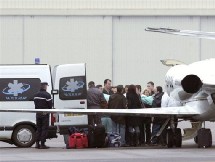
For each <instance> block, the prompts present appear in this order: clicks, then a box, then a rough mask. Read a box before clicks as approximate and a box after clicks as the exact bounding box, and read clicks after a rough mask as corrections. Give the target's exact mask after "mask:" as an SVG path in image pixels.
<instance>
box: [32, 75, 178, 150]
mask: <svg viewBox="0 0 215 162" xmlns="http://www.w3.org/2000/svg"><path fill="white" fill-rule="evenodd" d="M47 86H48V83H47V82H43V83H41V89H40V91H39V92H38V93H37V94H35V96H34V103H35V108H36V109H46V108H49V109H51V108H52V99H51V95H50V94H49V93H48V92H46V90H47ZM179 105H180V103H179V102H177V101H175V100H174V99H173V98H170V97H169V96H168V95H167V94H165V93H164V92H163V89H162V87H161V86H157V87H154V83H153V82H151V81H150V82H148V83H147V88H146V89H144V91H143V93H142V89H141V86H140V85H126V86H125V87H123V86H122V85H118V86H116V87H112V85H111V80H110V79H105V80H104V87H103V86H102V85H95V83H94V82H93V81H90V82H89V83H88V90H87V108H88V109H101V108H107V109H138V108H140V109H141V108H155V107H156V108H157V107H161V106H162V107H171V106H179ZM164 122H165V119H163V118H158V117H156V118H153V119H152V118H151V117H141V116H139V117H137V116H116V115H103V116H100V115H88V124H89V125H95V124H96V125H98V124H102V125H104V127H105V130H106V132H107V133H118V134H119V135H120V136H121V144H122V146H140V145H145V144H147V145H149V144H159V142H162V143H161V144H162V145H165V143H166V141H165V133H163V134H162V135H161V136H160V138H153V137H156V134H157V133H158V131H159V130H160V128H161V126H162V125H163V123H164ZM36 124H37V132H36V148H40V149H47V148H49V147H48V146H46V145H45V142H46V137H47V133H48V126H49V114H48V113H44V112H41V113H37V114H36ZM151 124H152V127H151ZM151 128H152V130H151Z"/></svg>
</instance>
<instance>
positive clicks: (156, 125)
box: [152, 86, 164, 144]
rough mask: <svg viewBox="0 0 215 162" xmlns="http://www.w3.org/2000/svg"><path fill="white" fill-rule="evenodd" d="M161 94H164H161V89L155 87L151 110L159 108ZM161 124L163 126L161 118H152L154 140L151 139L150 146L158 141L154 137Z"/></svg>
mask: <svg viewBox="0 0 215 162" xmlns="http://www.w3.org/2000/svg"><path fill="white" fill-rule="evenodd" d="M163 94H164V93H163V89H162V87H161V86H157V87H156V88H155V96H154V100H153V102H152V107H153V108H157V107H161V100H162V96H163ZM162 124H163V119H162V118H159V117H155V118H154V120H153V125H152V137H154V138H153V139H152V144H158V139H157V138H156V137H155V135H156V134H157V133H158V132H159V130H160V128H161V126H162Z"/></svg>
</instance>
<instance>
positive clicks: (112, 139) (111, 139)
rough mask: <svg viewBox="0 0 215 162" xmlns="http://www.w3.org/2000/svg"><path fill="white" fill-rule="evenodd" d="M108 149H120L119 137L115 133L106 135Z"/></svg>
mask: <svg viewBox="0 0 215 162" xmlns="http://www.w3.org/2000/svg"><path fill="white" fill-rule="evenodd" d="M107 138H108V147H120V146H121V136H120V135H119V134H117V133H108V134H107Z"/></svg>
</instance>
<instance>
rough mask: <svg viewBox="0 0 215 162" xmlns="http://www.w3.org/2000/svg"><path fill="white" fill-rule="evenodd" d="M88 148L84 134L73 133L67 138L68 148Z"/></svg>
mask: <svg viewBox="0 0 215 162" xmlns="http://www.w3.org/2000/svg"><path fill="white" fill-rule="evenodd" d="M86 147H88V139H87V135H86V134H84V133H73V134H72V135H70V136H69V148H78V149H80V148H86Z"/></svg>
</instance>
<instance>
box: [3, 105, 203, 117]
mask: <svg viewBox="0 0 215 162" xmlns="http://www.w3.org/2000/svg"><path fill="white" fill-rule="evenodd" d="M0 112H25V113H38V112H46V113H59V114H65V113H73V114H91V115H92V114H108V115H124V116H127V115H129V116H146V117H156V116H157V117H169V116H172V115H174V116H177V117H182V118H183V117H193V116H196V115H199V114H200V113H199V112H197V111H195V109H194V108H192V107H190V106H182V107H165V108H144V109H74V108H68V109H0Z"/></svg>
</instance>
